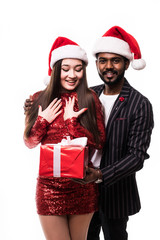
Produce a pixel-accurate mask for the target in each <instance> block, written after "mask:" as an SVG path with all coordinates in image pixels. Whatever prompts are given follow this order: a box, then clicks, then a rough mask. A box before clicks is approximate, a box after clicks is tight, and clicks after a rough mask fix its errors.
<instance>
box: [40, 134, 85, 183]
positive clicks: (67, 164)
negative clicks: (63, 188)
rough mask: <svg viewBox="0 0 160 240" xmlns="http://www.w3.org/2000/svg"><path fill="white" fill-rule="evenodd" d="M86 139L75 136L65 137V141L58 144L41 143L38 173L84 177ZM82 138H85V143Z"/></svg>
mask: <svg viewBox="0 0 160 240" xmlns="http://www.w3.org/2000/svg"><path fill="white" fill-rule="evenodd" d="M86 139H87V138H77V139H74V140H70V141H68V139H67V143H66V142H65V140H63V141H62V142H61V143H60V144H46V145H41V146H40V166H39V175H40V176H44V177H68V178H79V179H82V178H84V177H85V166H86V165H87V164H88V148H87V147H86V146H85V144H86V143H87V140H86ZM83 140H85V144H84V143H83V142H84V141H83ZM78 144H79V145H78ZM80 144H82V145H80Z"/></svg>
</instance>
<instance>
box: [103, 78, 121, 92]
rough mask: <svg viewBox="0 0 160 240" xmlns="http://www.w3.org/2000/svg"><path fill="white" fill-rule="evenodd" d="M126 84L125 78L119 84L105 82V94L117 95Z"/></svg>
mask: <svg viewBox="0 0 160 240" xmlns="http://www.w3.org/2000/svg"><path fill="white" fill-rule="evenodd" d="M123 84H124V78H123V80H122V81H121V82H118V84H115V85H108V84H105V88H104V92H103V93H104V94H105V95H116V94H119V93H120V92H121V90H122V87H123Z"/></svg>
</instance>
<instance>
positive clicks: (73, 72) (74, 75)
mask: <svg viewBox="0 0 160 240" xmlns="http://www.w3.org/2000/svg"><path fill="white" fill-rule="evenodd" d="M68 75H69V77H70V78H75V77H76V74H75V71H74V70H70V71H69V74H68Z"/></svg>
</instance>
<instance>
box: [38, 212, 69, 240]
mask: <svg viewBox="0 0 160 240" xmlns="http://www.w3.org/2000/svg"><path fill="white" fill-rule="evenodd" d="M39 218H40V222H41V225H42V228H43V232H44V235H45V237H46V240H55V239H56V240H71V238H70V233H69V227H68V219H67V216H53V215H52V216H43V215H39Z"/></svg>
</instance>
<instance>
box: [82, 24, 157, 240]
mask: <svg viewBox="0 0 160 240" xmlns="http://www.w3.org/2000/svg"><path fill="white" fill-rule="evenodd" d="M93 53H94V55H95V56H96V58H97V59H96V66H97V70H98V73H99V76H100V78H101V79H102V81H103V82H104V83H103V84H102V85H99V86H95V87H93V89H94V90H95V91H96V93H97V94H98V95H99V97H100V100H101V102H102V105H103V107H104V112H105V124H106V143H105V146H104V149H103V155H102V159H101V163H100V170H95V169H93V168H88V169H87V175H86V178H85V179H84V180H83V181H82V183H87V182H90V181H95V180H97V175H98V182H102V183H101V184H99V189H100V209H99V212H97V213H95V214H94V217H93V219H92V222H91V224H90V228H89V232H88V238H87V239H88V240H98V239H100V238H99V233H100V229H101V226H102V229H103V233H104V238H105V240H126V239H128V234H127V231H126V228H127V221H128V217H129V216H130V215H133V214H135V213H137V212H139V210H140V208H141V206H140V199H139V193H138V189H137V183H136V172H137V171H139V170H140V169H141V168H142V167H143V164H144V160H145V159H147V158H149V155H148V154H147V149H148V147H149V144H150V138H151V133H152V129H153V113H152V106H151V104H150V102H149V100H148V99H147V98H146V97H144V96H143V95H142V94H141V93H139V92H138V91H137V90H135V89H134V88H133V87H131V86H130V84H129V83H128V81H127V80H126V79H125V78H124V74H125V71H126V70H127V69H128V67H129V64H130V62H131V64H132V67H133V68H134V69H137V70H140V69H143V68H144V67H145V62H144V60H143V59H141V52H140V48H139V46H138V43H137V41H136V40H135V38H134V37H133V36H131V35H130V34H128V33H127V32H126V31H124V30H123V29H122V28H120V27H118V26H115V27H112V28H111V29H109V30H108V31H107V32H106V33H105V34H104V35H103V37H101V38H100V39H99V40H98V41H97V43H96V44H95V47H94V51H93ZM98 157H99V155H98V153H97V155H96V156H94V157H93V162H94V165H96V166H98V163H97V161H98V159H97V158H98ZM99 160H100V159H99ZM97 173H98V174H97Z"/></svg>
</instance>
